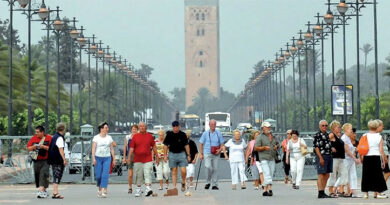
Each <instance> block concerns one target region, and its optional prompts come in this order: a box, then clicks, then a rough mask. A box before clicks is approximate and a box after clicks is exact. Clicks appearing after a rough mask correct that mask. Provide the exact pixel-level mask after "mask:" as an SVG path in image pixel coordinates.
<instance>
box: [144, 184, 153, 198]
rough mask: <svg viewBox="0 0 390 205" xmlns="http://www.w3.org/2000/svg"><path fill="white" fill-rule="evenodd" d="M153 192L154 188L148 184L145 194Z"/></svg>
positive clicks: (148, 194)
mask: <svg viewBox="0 0 390 205" xmlns="http://www.w3.org/2000/svg"><path fill="white" fill-rule="evenodd" d="M152 194H153V190H152V188H151V187H150V186H147V187H146V189H145V196H151V195H152Z"/></svg>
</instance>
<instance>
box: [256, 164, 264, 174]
mask: <svg viewBox="0 0 390 205" xmlns="http://www.w3.org/2000/svg"><path fill="white" fill-rule="evenodd" d="M256 167H257V169H258V170H259V173H263V168H261V163H260V162H259V161H256Z"/></svg>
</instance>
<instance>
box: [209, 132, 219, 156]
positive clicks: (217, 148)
mask: <svg viewBox="0 0 390 205" xmlns="http://www.w3.org/2000/svg"><path fill="white" fill-rule="evenodd" d="M217 137H218V134H217ZM209 140H210V145H211V138H210V132H209ZM218 143H219V137H218ZM219 149H220V146H219V145H218V146H211V149H210V152H211V154H217V150H219Z"/></svg>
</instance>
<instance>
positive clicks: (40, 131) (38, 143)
mask: <svg viewBox="0 0 390 205" xmlns="http://www.w3.org/2000/svg"><path fill="white" fill-rule="evenodd" d="M51 140H52V137H51V136H50V135H48V134H45V128H44V127H43V126H37V127H36V128H35V135H34V136H32V137H31V139H30V141H28V143H27V150H28V151H29V152H33V153H34V152H35V153H36V154H37V157H36V159H33V161H34V177H35V186H36V187H37V188H39V190H38V193H37V198H46V197H47V195H48V193H47V191H46V189H47V188H48V187H49V164H48V163H47V158H48V155H49V154H48V150H49V146H50V143H51Z"/></svg>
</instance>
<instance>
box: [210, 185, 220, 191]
mask: <svg viewBox="0 0 390 205" xmlns="http://www.w3.org/2000/svg"><path fill="white" fill-rule="evenodd" d="M211 189H212V190H219V188H218V187H217V186H213V187H212V188H211Z"/></svg>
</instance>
